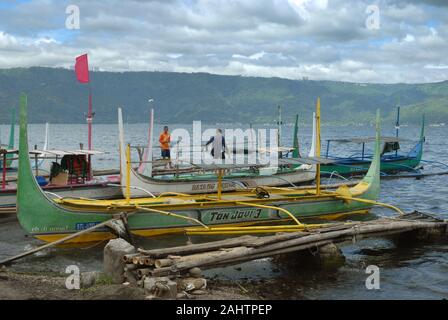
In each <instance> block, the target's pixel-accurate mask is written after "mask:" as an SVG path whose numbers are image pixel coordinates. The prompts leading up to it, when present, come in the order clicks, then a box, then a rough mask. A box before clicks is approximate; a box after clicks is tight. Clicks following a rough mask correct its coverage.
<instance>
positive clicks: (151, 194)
mask: <svg viewBox="0 0 448 320" xmlns="http://www.w3.org/2000/svg"><path fill="white" fill-rule="evenodd" d="M107 186H111V187H119V188H126V186H123V185H121V184H117V183H108V184H107ZM129 188H130V189H135V190H140V191H143V192H144V193H146V194H148V195H149V196H150V197H152V198H156V196H155V195H154V194H153V193H152V192H150V191H148V190H146V189H143V188H140V187H135V186H129Z"/></svg>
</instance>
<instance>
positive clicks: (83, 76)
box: [75, 53, 90, 83]
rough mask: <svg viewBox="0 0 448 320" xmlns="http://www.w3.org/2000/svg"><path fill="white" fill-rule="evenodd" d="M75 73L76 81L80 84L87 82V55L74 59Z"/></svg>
mask: <svg viewBox="0 0 448 320" xmlns="http://www.w3.org/2000/svg"><path fill="white" fill-rule="evenodd" d="M75 73H76V77H77V78H78V81H79V82H81V83H88V82H89V80H90V79H89V62H88V60H87V53H86V54H83V55H82V56H79V57H76V63H75Z"/></svg>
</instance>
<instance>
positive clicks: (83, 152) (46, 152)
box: [30, 150, 104, 157]
mask: <svg viewBox="0 0 448 320" xmlns="http://www.w3.org/2000/svg"><path fill="white" fill-rule="evenodd" d="M30 154H34V155H36V154H37V155H39V156H50V157H51V156H56V157H63V156H84V155H88V156H89V155H98V154H104V152H102V151H95V150H31V151H30Z"/></svg>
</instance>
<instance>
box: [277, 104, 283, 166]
mask: <svg viewBox="0 0 448 320" xmlns="http://www.w3.org/2000/svg"><path fill="white" fill-rule="evenodd" d="M277 113H278V120H277V126H278V131H277V147H278V150H279V151H278V155H279V158H281V157H282V152H281V151H280V147H281V143H282V107H280V106H278V107H277Z"/></svg>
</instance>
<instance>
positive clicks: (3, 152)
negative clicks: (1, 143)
mask: <svg viewBox="0 0 448 320" xmlns="http://www.w3.org/2000/svg"><path fill="white" fill-rule="evenodd" d="M18 153H19V150H17V149H2V148H0V154H18Z"/></svg>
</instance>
